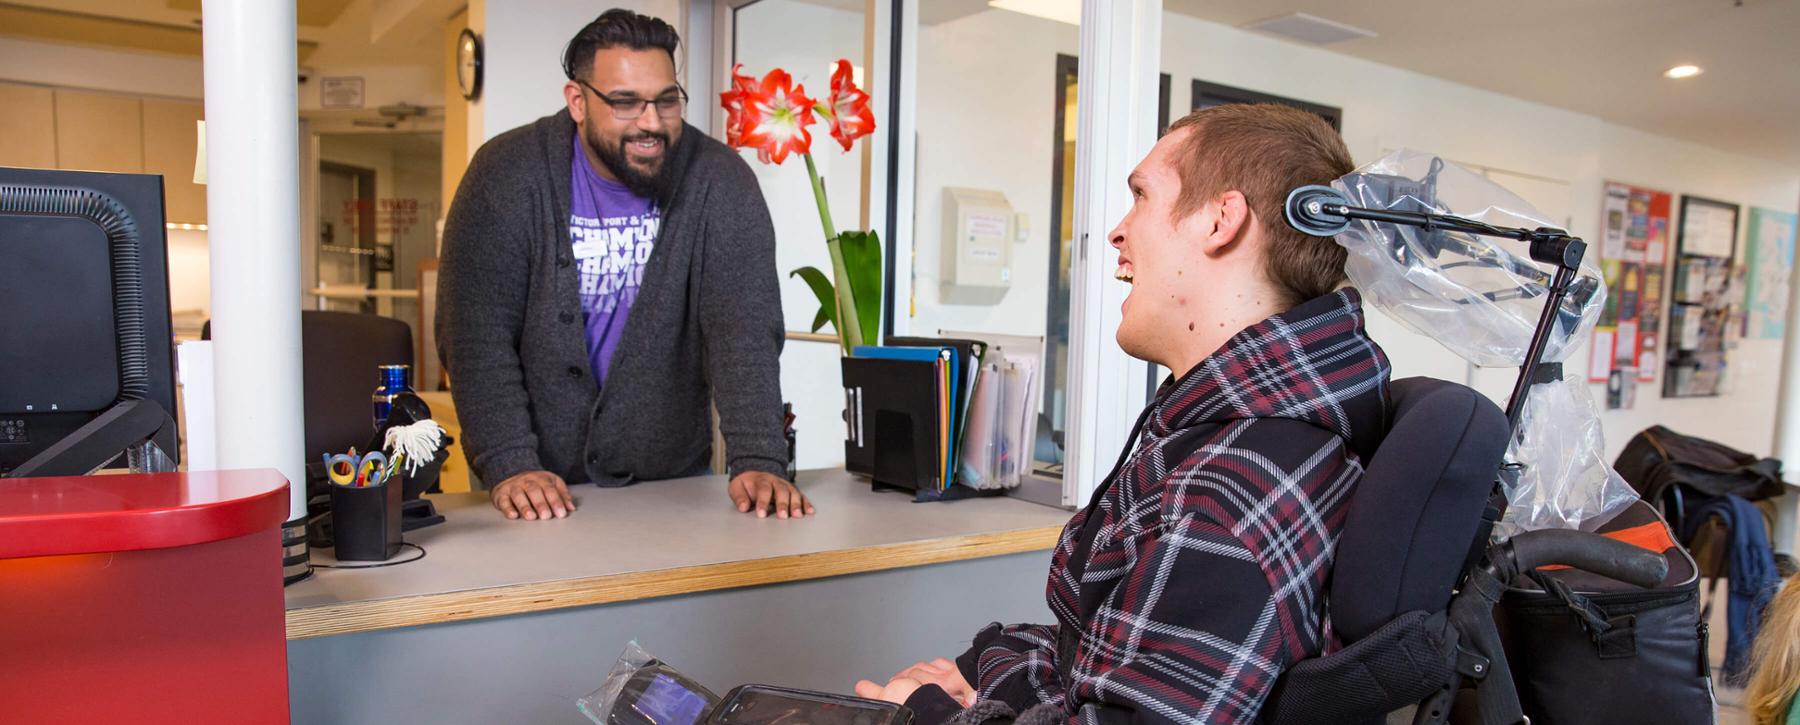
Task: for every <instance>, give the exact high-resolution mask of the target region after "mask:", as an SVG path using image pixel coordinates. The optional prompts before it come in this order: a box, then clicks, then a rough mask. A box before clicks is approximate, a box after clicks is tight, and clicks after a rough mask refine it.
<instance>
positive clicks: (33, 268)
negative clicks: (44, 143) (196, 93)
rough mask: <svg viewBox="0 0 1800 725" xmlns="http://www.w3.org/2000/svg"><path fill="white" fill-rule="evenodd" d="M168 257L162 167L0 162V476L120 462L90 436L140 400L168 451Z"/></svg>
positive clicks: (172, 452)
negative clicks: (142, 169)
mask: <svg viewBox="0 0 1800 725" xmlns="http://www.w3.org/2000/svg"><path fill="white" fill-rule="evenodd" d="M167 256H168V250H167V239H166V232H165V230H164V227H163V186H162V177H160V176H153V175H147V174H107V173H91V172H81V171H52V170H45V169H15V168H4V167H0V476H5V475H8V474H9V473H12V472H14V471H16V470H17V469H20V468H21V466H23V465H24V464H25V463H26V462H27V461H31V460H32V459H33V458H34V457H40V456H43V454H46V452H51V453H52V454H53V455H50V456H44V457H40V458H39V462H40V464H41V463H42V461H44V460H45V458H55V457H59V456H60V460H59V462H58V465H56V466H49V467H45V466H42V465H34V466H32V467H29V468H31V469H34V470H35V469H43V470H36V471H35V473H31V474H27V473H26V472H25V471H18V473H19V474H21V475H63V474H68V473H71V472H77V473H87V472H88V471H89V470H91V469H92V468H95V467H100V466H102V465H103V464H104V465H110V466H115V467H116V466H121V465H124V458H123V457H119V458H118V459H117V460H114V457H113V456H112V455H110V454H106V455H101V454H98V453H96V452H95V450H94V444H93V442H92V441H96V440H97V441H108V440H114V439H116V438H117V435H118V432H119V430H120V429H121V428H132V426H131V425H129V423H130V421H120V420H117V419H118V418H120V417H136V418H140V419H142V416H143V415H144V414H146V412H147V411H148V412H149V413H150V414H153V415H157V416H158V417H157V418H156V419H157V420H166V421H168V425H167V430H166V431H164V430H161V428H160V427H159V428H158V433H159V435H157V436H155V437H156V439H157V441H158V442H159V443H160V445H159V446H158V447H159V448H162V449H163V450H162V453H163V455H165V456H167V458H168V461H169V462H174V461H175V460H176V457H177V455H178V453H177V450H176V446H175V445H174V431H173V427H174V426H173V416H174V412H175V374H174V340H173V337H172V333H171V330H170V324H169V272H168V261H167ZM145 403H154V404H155V406H156V407H157V408H160V410H155V411H152V410H151V406H149V405H146V404H145ZM122 413H130V414H131V415H125V416H122ZM115 423H117V424H122V425H112V424H115ZM99 427H110V428H111V431H110V432H111V433H112V434H113V435H110V436H109V435H106V434H105V433H107V431H96V430H95V429H96V428H99ZM139 427H141V426H139ZM84 428H85V429H86V430H84ZM78 431H80V432H81V435H80V436H77V433H78ZM96 433H99V435H96ZM76 437H80V438H83V439H91V440H90V442H89V443H88V444H87V445H86V446H85V448H86V450H70V449H71V447H72V446H74V444H75V443H76V441H75V440H73V439H74V438H76ZM145 437H151V435H150V434H149V433H141V434H137V439H138V440H140V441H141V440H143V439H144V438H145ZM74 447H75V448H81V446H74ZM117 452H120V451H119V450H118V449H113V453H117ZM97 456H99V460H92V459H95V458H96V457H97ZM77 461H87V463H86V464H84V465H83V466H82V468H85V469H87V470H79V471H71V465H73V464H74V463H75V462H77Z"/></svg>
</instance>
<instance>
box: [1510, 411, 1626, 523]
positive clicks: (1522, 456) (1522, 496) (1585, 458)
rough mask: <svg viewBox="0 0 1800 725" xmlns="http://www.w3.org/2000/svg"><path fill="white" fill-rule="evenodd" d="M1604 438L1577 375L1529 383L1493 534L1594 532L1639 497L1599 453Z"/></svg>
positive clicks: (1603, 452)
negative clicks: (1511, 473) (1513, 470)
mask: <svg viewBox="0 0 1800 725" xmlns="http://www.w3.org/2000/svg"><path fill="white" fill-rule="evenodd" d="M1605 451H1606V442H1605V441H1604V440H1602V438H1601V434H1600V417H1599V414H1598V412H1597V411H1595V410H1594V403H1593V400H1592V398H1590V397H1589V395H1588V386H1587V384H1586V383H1584V382H1582V381H1581V380H1580V379H1579V378H1568V379H1565V380H1560V381H1557V382H1554V383H1547V384H1542V385H1535V386H1532V389H1531V394H1530V395H1529V396H1527V397H1526V398H1525V408H1524V410H1523V411H1521V412H1520V419H1519V432H1518V434H1517V435H1516V436H1514V437H1513V441H1512V445H1511V447H1510V448H1509V449H1508V450H1507V460H1509V461H1515V462H1519V463H1522V464H1523V465H1524V468H1523V470H1522V471H1520V474H1519V477H1518V480H1517V481H1516V482H1515V483H1514V485H1513V486H1512V487H1511V488H1510V489H1509V490H1508V491H1507V499H1508V501H1509V503H1508V505H1507V509H1506V513H1505V515H1503V516H1502V517H1501V519H1500V523H1499V524H1497V525H1496V526H1495V528H1494V533H1495V534H1496V535H1497V536H1498V537H1500V538H1510V537H1511V536H1513V535H1514V534H1517V533H1520V532H1523V531H1532V530H1536V529H1577V528H1586V529H1593V528H1595V527H1597V526H1598V525H1599V524H1601V523H1604V522H1605V521H1606V520H1608V519H1610V518H1612V517H1613V516H1614V515H1616V514H1617V513H1618V512H1620V511H1623V510H1624V509H1625V507H1627V506H1630V505H1631V503H1632V502H1633V501H1636V500H1638V495H1637V492H1636V491H1634V490H1632V488H1631V484H1628V483H1626V482H1625V479H1623V478H1620V477H1619V474H1618V473H1616V472H1614V471H1613V469H1612V466H1609V465H1607V463H1606V459H1605V458H1604V457H1603V456H1604V455H1605Z"/></svg>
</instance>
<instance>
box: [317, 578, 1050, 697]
mask: <svg viewBox="0 0 1800 725" xmlns="http://www.w3.org/2000/svg"><path fill="white" fill-rule="evenodd" d="M595 555H596V556H604V555H605V553H604V552H595ZM1049 566H1050V552H1048V551H1041V552H1033V553H1029V554H1014V555H1009V556H1000V557H992V558H986V559H971V560H965V561H958V562H951V563H946V564H934V565H930V566H921V567H911V568H906V569H894V570H888V571H882V572H873V573H868V574H857V575H852V576H843V577H833V578H829V579H819V580H813V581H805V582H794V583H789V584H779V585H773V586H763V587H751V588H745V589H732V590H725V591H716V592H707V593H702V594H692V595H685V596H679V597H669V598H663V599H652V600H646V601H638V602H624V603H619V604H608V605H601V606H594V607H581V608H576V609H564V610H556V611H551V612H540V613H535V614H526V615H519V616H512V617H499V618H494V619H483V620H474V621H467V622H455V623H450V624H442V625H433V626H425V627H410V628H402V629H391V630H382V631H376V632H365V633H359V634H348V635H339V636H334V637H320V638H315V639H303V640H294V641H291V642H289V643H288V682H289V697H290V699H291V703H292V705H291V706H292V710H293V722H294V723H295V725H313V724H315V723H316V724H319V725H327V724H329V725H354V724H357V723H381V724H382V725H388V724H390V723H432V724H441V723H569V724H570V725H582V724H584V723H587V722H588V720H587V718H585V717H583V716H582V715H581V714H580V713H579V712H578V711H577V710H576V709H575V700H576V698H578V697H581V696H582V695H585V694H587V693H588V692H590V691H592V690H594V689H595V688H597V687H599V686H600V684H601V682H602V681H603V680H605V678H606V673H607V671H608V670H610V669H611V668H612V665H613V662H614V661H615V660H616V659H617V658H618V656H619V652H620V650H621V649H623V648H624V646H625V644H626V643H627V642H629V641H631V640H633V639H636V640H637V641H638V642H639V643H640V644H642V645H643V646H644V647H645V648H646V649H648V650H649V651H650V652H651V653H652V654H654V655H656V656H657V657H660V658H662V659H663V660H664V661H666V662H668V663H670V664H671V665H674V666H675V667H676V668H677V669H680V670H681V671H682V672H684V673H686V674H687V675H688V676H690V677H692V678H694V679H696V680H698V681H700V682H702V683H705V684H706V685H707V686H708V687H711V688H713V689H714V691H715V692H717V693H718V694H720V695H724V694H725V692H726V691H727V690H730V689H731V688H732V687H735V686H737V685H740V684H744V683H749V682H756V683H763V684H774V685H788V686H794V687H804V688H810V689H818V690H829V691H834V692H849V691H850V689H851V687H852V686H853V685H854V684H855V682H856V680H857V679H859V678H868V679H879V680H880V681H883V682H885V681H886V680H885V678H886V677H888V676H890V675H892V674H893V673H894V672H895V671H897V670H899V669H900V668H902V667H905V666H907V665H910V664H912V663H914V662H917V661H919V660H922V659H929V658H932V657H940V656H942V657H954V656H956V655H957V654H960V653H961V652H962V651H963V650H964V649H965V648H967V647H968V644H969V639H970V638H971V637H972V636H974V634H975V633H976V632H977V631H978V630H979V629H980V628H981V627H982V626H984V625H986V624H987V623H989V622H993V621H1003V622H1045V623H1047V622H1051V621H1054V620H1053V619H1052V617H1051V615H1050V611H1049V609H1048V607H1047V606H1046V605H1045V603H1044V585H1045V579H1046V576H1047V574H1048V571H1049Z"/></svg>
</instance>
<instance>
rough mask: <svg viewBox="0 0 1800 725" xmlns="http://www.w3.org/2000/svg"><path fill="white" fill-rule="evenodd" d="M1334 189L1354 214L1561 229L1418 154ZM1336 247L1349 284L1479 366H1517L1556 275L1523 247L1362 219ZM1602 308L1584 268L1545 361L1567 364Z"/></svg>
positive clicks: (1596, 276)
mask: <svg viewBox="0 0 1800 725" xmlns="http://www.w3.org/2000/svg"><path fill="white" fill-rule="evenodd" d="M1332 186H1333V187H1335V188H1337V189H1338V190H1339V191H1341V192H1344V193H1345V194H1346V195H1348V196H1349V198H1350V204H1351V205H1352V206H1360V207H1366V208H1372V209H1385V210H1390V211H1407V212H1428V213H1435V214H1454V215H1456V216H1460V217H1463V218H1466V219H1471V220H1474V221H1477V222H1482V223H1485V224H1490V225H1493V226H1502V227H1524V228H1528V229H1535V228H1538V227H1548V226H1560V225H1557V224H1552V223H1550V222H1549V221H1547V220H1545V219H1544V215H1543V214H1541V213H1539V212H1538V211H1537V210H1536V209H1533V208H1532V207H1531V205H1529V204H1526V203H1525V201H1524V200H1522V199H1520V198H1519V197H1518V196H1516V195H1514V194H1513V193H1512V192H1510V191H1507V190H1506V189H1505V188H1502V187H1501V186H1500V185H1499V184H1496V183H1494V182H1493V181H1490V180H1489V179H1487V178H1486V177H1484V176H1482V175H1480V174H1477V173H1475V172H1473V171H1470V170H1468V169H1465V168H1463V167H1460V166H1457V165H1455V164H1452V163H1448V162H1446V161H1444V160H1443V159H1441V158H1439V157H1437V156H1434V155H1431V154H1426V153H1421V152H1417V151H1407V150H1402V151H1397V152H1395V153H1393V154H1390V155H1388V156H1387V157H1385V158H1383V159H1381V160H1380V161H1376V162H1374V163H1372V164H1369V165H1366V166H1364V167H1362V168H1360V169H1357V170H1356V172H1355V173H1352V174H1349V175H1347V176H1345V177H1343V178H1341V179H1338V180H1337V181H1335V182H1332ZM1337 242H1338V244H1340V245H1342V246H1343V247H1344V248H1345V249H1347V250H1349V253H1350V254H1349V260H1348V264H1347V268H1346V271H1347V272H1348V274H1349V276H1350V280H1351V282H1352V283H1354V284H1355V285H1356V286H1357V288H1358V289H1359V290H1361V292H1362V295H1363V298H1364V299H1366V300H1368V301H1369V302H1370V303H1372V304H1374V305H1375V306H1376V307H1378V308H1380V309H1381V310H1382V311H1384V312H1386V313H1387V314H1388V315H1389V316H1391V317H1393V318H1394V319H1396V320H1399V321H1400V322H1401V323H1402V324H1404V325H1406V326H1407V327H1408V328H1411V329H1412V330H1413V331H1414V332H1418V333H1420V334H1422V335H1427V336H1429V337H1431V338H1432V339H1435V340H1437V341H1438V342H1439V343H1442V344H1443V345H1444V346H1445V347H1447V348H1449V349H1450V350H1451V351H1453V352H1455V353H1456V354H1457V355H1460V356H1462V357H1463V359H1465V360H1468V361H1469V362H1472V363H1475V364H1476V365H1481V366H1484V367H1505V366H1514V367H1516V366H1518V365H1521V364H1523V362H1524V360H1525V349H1526V347H1527V346H1528V345H1529V344H1530V341H1531V333H1532V331H1533V330H1534V329H1536V327H1537V321H1538V316H1539V314H1540V313H1541V312H1542V311H1543V307H1544V301H1545V298H1546V295H1545V292H1546V288H1547V287H1548V286H1549V283H1550V279H1551V273H1552V272H1553V271H1554V270H1553V269H1551V268H1549V267H1548V266H1547V265H1541V264H1539V263H1537V262H1535V261H1533V260H1532V259H1531V257H1530V254H1529V250H1528V248H1527V247H1526V244H1525V243H1524V242H1520V241H1517V240H1513V239H1504V238H1497V237H1484V236H1476V235H1471V234H1466V233H1462V232H1450V231H1443V230H1426V229H1420V228H1415V227H1407V226H1400V225H1395V224H1389V223H1385V222H1370V221H1360V220H1354V221H1352V222H1351V224H1350V228H1349V229H1346V230H1344V231H1343V232H1342V233H1340V234H1338V235H1337ZM1594 253H1597V250H1595V251H1594ZM1589 256H1592V254H1590V255H1589ZM1605 302H1606V290H1605V284H1604V282H1602V277H1601V275H1600V272H1599V270H1598V269H1597V268H1596V267H1595V266H1594V265H1593V264H1592V263H1591V261H1586V260H1584V262H1583V264H1582V269H1581V273H1580V275H1579V277H1578V278H1577V281H1576V283H1575V284H1574V285H1572V292H1571V293H1570V295H1569V296H1568V297H1567V298H1565V300H1564V302H1563V304H1562V305H1561V308H1560V313H1559V314H1558V315H1557V324H1556V333H1555V334H1554V335H1552V336H1551V338H1550V340H1549V343H1548V346H1547V347H1546V348H1545V350H1544V361H1545V362H1561V361H1563V360H1566V359H1568V357H1569V356H1570V355H1571V354H1572V353H1573V352H1574V351H1575V349H1576V347H1577V346H1578V345H1579V344H1580V343H1581V342H1582V341H1583V340H1585V339H1587V337H1588V332H1589V331H1590V330H1592V329H1593V326H1594V321H1595V320H1596V319H1597V318H1598V317H1599V316H1600V311H1601V308H1602V307H1603V306H1604V305H1605Z"/></svg>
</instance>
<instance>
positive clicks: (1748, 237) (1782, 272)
mask: <svg viewBox="0 0 1800 725" xmlns="http://www.w3.org/2000/svg"><path fill="white" fill-rule="evenodd" d="M1796 226H1800V224H1796V219H1795V216H1794V214H1793V213H1792V212H1781V211H1775V210H1773V209H1764V208H1761V207H1754V206H1753V207H1750V223H1749V225H1748V226H1746V227H1745V228H1744V240H1745V242H1746V243H1745V244H1744V266H1745V268H1746V270H1745V274H1744V311H1745V312H1746V313H1747V314H1746V318H1745V321H1744V337H1759V338H1764V339H1771V340H1779V339H1781V338H1782V337H1783V336H1784V335H1785V334H1786V332H1787V309H1788V280H1789V277H1790V275H1791V272H1792V270H1793V268H1794V231H1795V227H1796Z"/></svg>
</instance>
